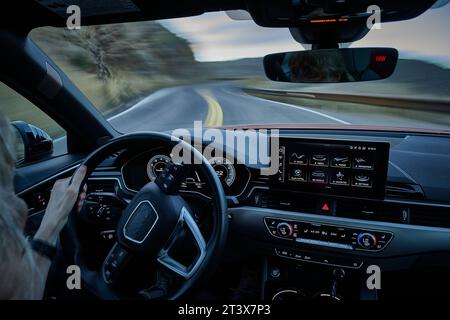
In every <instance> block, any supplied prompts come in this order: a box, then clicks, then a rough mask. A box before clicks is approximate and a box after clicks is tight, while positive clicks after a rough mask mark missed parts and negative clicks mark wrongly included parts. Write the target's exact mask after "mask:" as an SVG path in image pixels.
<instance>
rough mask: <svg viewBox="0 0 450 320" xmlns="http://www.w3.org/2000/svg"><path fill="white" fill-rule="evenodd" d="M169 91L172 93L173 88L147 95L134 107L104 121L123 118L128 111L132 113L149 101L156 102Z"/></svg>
mask: <svg viewBox="0 0 450 320" xmlns="http://www.w3.org/2000/svg"><path fill="white" fill-rule="evenodd" d="M171 91H173V88H165V89H161V90H158V91H156V92H154V93H152V94H150V95H148V96H147V97H145V98H144V99H142V100H140V101H139V102H138V103H136V104H135V105H134V106H132V107H130V108H128V109H126V110H124V111H122V112H120V113H118V114H116V115H114V116H112V117H110V118H108V119H106V120H107V121H111V120H114V119H117V118H119V117H121V116H123V115H124V114H126V113H128V112H130V111H133V110H134V109H137V108H139V107H142V106H143V105H145V104H147V103H149V102H151V101H154V100H157V99H159V98H161V97H163V96H165V95H167V94H169V93H170V92H171Z"/></svg>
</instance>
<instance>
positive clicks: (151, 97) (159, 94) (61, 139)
mask: <svg viewBox="0 0 450 320" xmlns="http://www.w3.org/2000/svg"><path fill="white" fill-rule="evenodd" d="M173 90H174V88H164V89H160V90H158V91H156V92H154V93H152V94H150V95H148V96H147V97H145V98H144V99H142V100H140V101H139V102H138V103H136V104H135V105H133V106H132V107H130V108H128V109H126V110H124V111H122V112H120V113H118V114H116V115H114V116H112V117H109V118H107V119H106V121H108V122H109V121H111V120H114V119H117V118H119V117H121V116H123V115H124V114H126V113H128V112H130V111H133V110H135V109H137V108H139V107H142V106H144V105H145V104H146V103H149V102H151V101H154V100H157V99H159V98H161V97H163V96H164V95H167V94H169V93H170V92H172V91H173ZM99 112H100V111H99ZM66 140H67V136H65V135H64V136H62V137H59V138H56V139H55V140H53V145H54V147H55V144H56V145H57V146H56V147H58V148H62V147H61V145H59V144H60V143H66ZM58 150H59V149H58Z"/></svg>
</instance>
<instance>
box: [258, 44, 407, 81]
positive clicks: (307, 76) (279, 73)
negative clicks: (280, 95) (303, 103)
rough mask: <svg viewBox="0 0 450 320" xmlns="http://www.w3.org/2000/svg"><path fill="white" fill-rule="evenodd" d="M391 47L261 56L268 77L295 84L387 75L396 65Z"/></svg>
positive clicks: (365, 78) (389, 74) (324, 50)
mask: <svg viewBox="0 0 450 320" xmlns="http://www.w3.org/2000/svg"><path fill="white" fill-rule="evenodd" d="M397 60H398V51H397V50H396V49H392V48H347V49H323V50H310V51H294V52H283V53H275V54H270V55H267V56H265V57H264V69H265V71H266V75H267V77H268V78H269V79H270V80H273V81H280V82H297V83H337V82H358V81H372V80H381V79H385V78H388V77H390V76H391V75H392V73H393V72H394V70H395V66H396V65H397Z"/></svg>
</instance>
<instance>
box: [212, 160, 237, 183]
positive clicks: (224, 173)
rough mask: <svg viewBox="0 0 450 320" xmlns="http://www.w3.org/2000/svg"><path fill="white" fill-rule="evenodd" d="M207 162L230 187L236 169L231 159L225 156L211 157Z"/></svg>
mask: <svg viewBox="0 0 450 320" xmlns="http://www.w3.org/2000/svg"><path fill="white" fill-rule="evenodd" d="M209 163H210V164H211V165H212V167H213V168H214V170H215V171H216V174H217V176H218V177H219V179H220V181H221V182H222V183H225V184H226V185H227V186H229V187H230V186H231V185H232V184H233V182H234V179H235V178H236V169H235V167H234V165H233V164H232V163H231V161H230V160H228V159H226V158H212V159H210V160H209Z"/></svg>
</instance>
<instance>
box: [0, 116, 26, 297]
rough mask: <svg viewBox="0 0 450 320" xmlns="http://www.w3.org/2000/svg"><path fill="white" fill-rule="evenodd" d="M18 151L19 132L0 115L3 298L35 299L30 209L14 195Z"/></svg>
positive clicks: (0, 285) (0, 284)
mask: <svg viewBox="0 0 450 320" xmlns="http://www.w3.org/2000/svg"><path fill="white" fill-rule="evenodd" d="M15 148H16V136H15V133H14V131H13V129H12V128H11V125H10V123H9V121H8V119H7V118H6V117H4V116H3V115H2V114H1V113H0V277H1V282H0V299H32V298H34V297H35V292H34V287H33V284H34V281H33V276H34V273H35V268H34V266H35V263H34V259H33V254H32V251H31V249H30V246H29V244H28V241H27V240H26V239H25V236H24V234H23V228H24V226H25V222H26V219H27V206H26V204H25V202H24V201H23V200H22V199H20V198H19V197H18V196H17V195H16V194H15V192H14V172H15V161H16V152H15Z"/></svg>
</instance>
